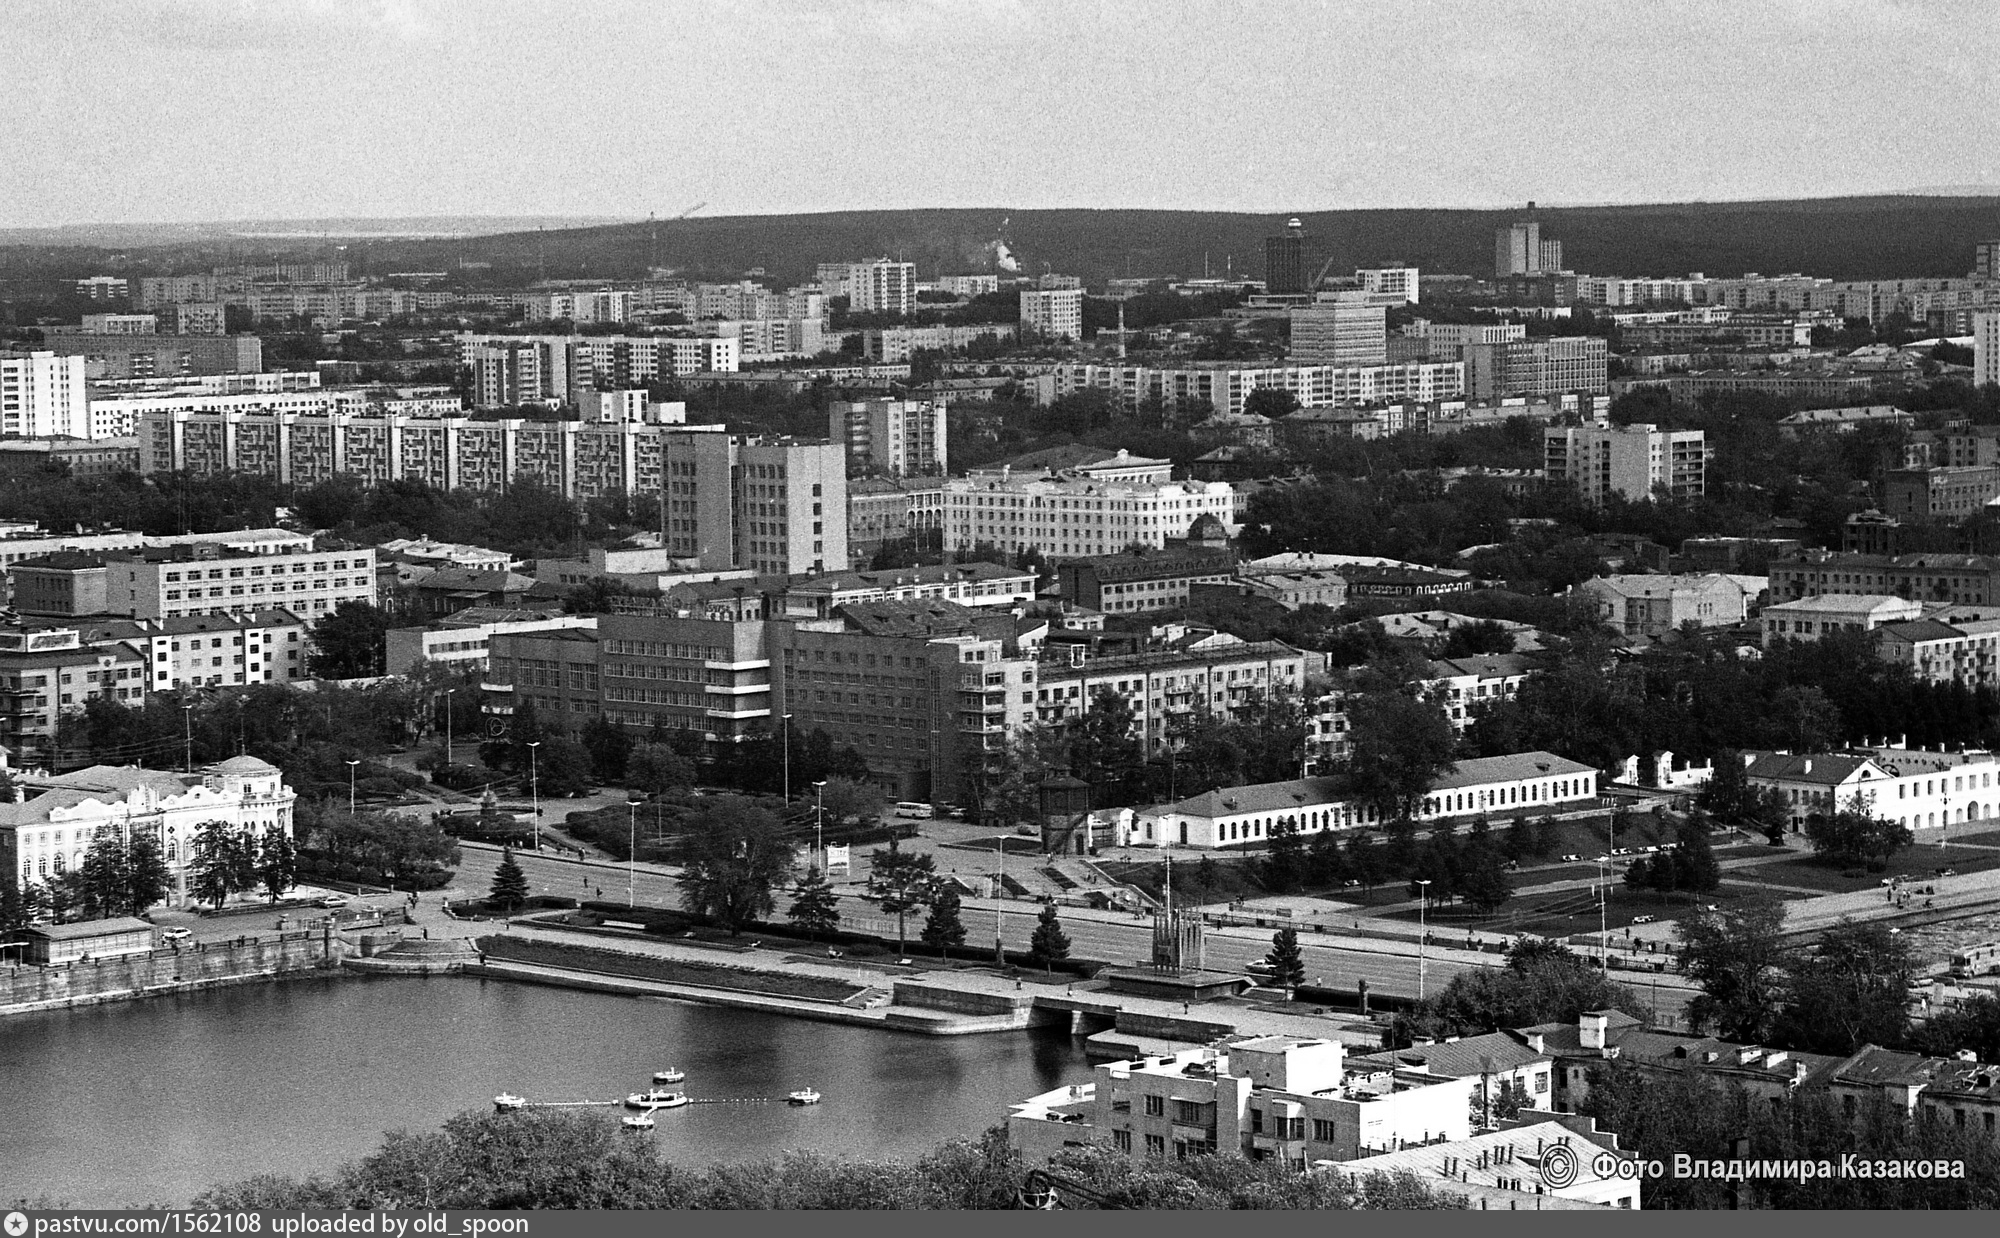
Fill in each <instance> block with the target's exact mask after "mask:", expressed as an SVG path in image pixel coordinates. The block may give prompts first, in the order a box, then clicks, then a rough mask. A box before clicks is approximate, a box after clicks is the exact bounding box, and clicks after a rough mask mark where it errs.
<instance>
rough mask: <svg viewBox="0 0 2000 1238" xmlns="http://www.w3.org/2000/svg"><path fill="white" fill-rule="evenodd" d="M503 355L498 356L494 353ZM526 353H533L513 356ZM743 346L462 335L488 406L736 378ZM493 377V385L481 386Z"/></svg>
mask: <svg viewBox="0 0 2000 1238" xmlns="http://www.w3.org/2000/svg"><path fill="white" fill-rule="evenodd" d="M496 349H497V350H499V353H498V354H496V353H495V352H494V351H493V350H496ZM520 352H526V353H529V354H532V355H531V356H518V355H517V356H512V357H509V356H506V354H509V353H520ZM741 357H742V345H741V342H740V341H739V340H738V338H737V336H736V335H735V334H734V333H731V334H728V335H639V336H633V335H481V334H474V333H470V332H468V333H466V334H462V335H460V336H459V337H458V363H459V365H461V366H463V367H465V368H466V369H468V370H470V371H471V372H472V376H473V379H474V382H475V390H474V393H473V394H474V400H473V402H474V403H475V404H476V405H479V406H481V407H500V406H502V405H507V404H523V403H527V402H528V401H530V400H537V399H554V400H558V401H561V402H562V403H564V404H575V403H577V402H578V399H579V396H580V394H581V393H582V392H585V391H590V390H593V389H595V388H599V387H609V388H614V389H619V390H629V389H632V388H637V387H645V386H648V385H649V384H652V383H663V382H670V381H672V380H673V379H676V378H686V377H688V376H690V375H693V374H710V373H735V372H736V370H737V367H738V362H739V361H740V359H741ZM482 374H485V375H487V376H488V378H487V381H488V383H489V386H487V387H486V388H484V389H480V388H478V387H477V386H476V384H477V383H478V382H479V381H480V380H481V375H482Z"/></svg>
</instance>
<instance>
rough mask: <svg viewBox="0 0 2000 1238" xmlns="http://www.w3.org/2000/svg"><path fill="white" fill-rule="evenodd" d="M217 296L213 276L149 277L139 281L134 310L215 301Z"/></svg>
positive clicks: (133, 299) (133, 304)
mask: <svg viewBox="0 0 2000 1238" xmlns="http://www.w3.org/2000/svg"><path fill="white" fill-rule="evenodd" d="M215 294H216V285H215V277H214V276H213V275H147V276H143V277H141V278H140V280H139V281H138V291H137V292H136V293H135V294H134V296H133V297H132V308H133V309H135V310H150V309H158V308H160V307H162V306H166V305H173V304H175V303H176V302H180V301H213V300H216V295H215Z"/></svg>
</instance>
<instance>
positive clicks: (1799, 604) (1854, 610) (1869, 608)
mask: <svg viewBox="0 0 2000 1238" xmlns="http://www.w3.org/2000/svg"><path fill="white" fill-rule="evenodd" d="M1923 613H1924V606H1923V603H1921V602H1918V601H1915V600H1913V599H1911V598H1900V597H1889V596H1886V595H1883V594H1866V593H1821V594H1816V595H1814V596H1812V597H1807V598H1800V599H1799V600H1798V601H1796V602H1778V603H1775V604H1773V605H1770V606H1766V607H1765V608H1764V612H1763V614H1762V615H1761V616H1759V619H1760V622H1761V623H1762V625H1763V629H1764V647H1765V648H1766V649H1768V648H1770V647H1771V646H1772V645H1773V644H1775V643H1776V642H1778V641H1784V640H1796V641H1816V640H1819V639H1820V638H1821V637H1824V636H1829V635H1831V634H1833V633H1835V632H1872V631H1874V630H1875V629H1876V628H1879V627H1881V626H1882V625H1883V624H1886V623H1902V622H1904V621H1906V620H1910V619H1916V618H1919V617H1921V616H1922V615H1923Z"/></svg>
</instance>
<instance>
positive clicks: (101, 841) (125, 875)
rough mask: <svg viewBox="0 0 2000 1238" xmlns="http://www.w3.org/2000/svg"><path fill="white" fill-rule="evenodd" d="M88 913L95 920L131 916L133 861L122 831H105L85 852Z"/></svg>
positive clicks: (85, 885)
mask: <svg viewBox="0 0 2000 1238" xmlns="http://www.w3.org/2000/svg"><path fill="white" fill-rule="evenodd" d="M79 871H80V872H81V873H82V874H83V892H84V900H85V902H84V914H85V915H86V916H88V917H89V918H91V919H103V918H105V917H107V916H123V915H129V914H131V912H130V910H129V909H130V906H131V890H132V862H131V857H130V855H129V853H128V851H127V848H126V846H125V840H124V839H123V837H121V836H120V834H119V832H118V830H116V829H114V828H110V827H105V828H101V829H99V830H98V831H97V836H96V837H95V838H93V839H91V840H90V850H89V851H87V852H85V853H84V856H83V867H82V868H81V869H80V870H79Z"/></svg>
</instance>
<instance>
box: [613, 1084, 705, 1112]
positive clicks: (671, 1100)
mask: <svg viewBox="0 0 2000 1238" xmlns="http://www.w3.org/2000/svg"><path fill="white" fill-rule="evenodd" d="M692 1103H693V1102H692V1101H690V1100H689V1099H688V1097H687V1094H686V1093H684V1092H669V1091H667V1090H666V1089H665V1088H651V1089H648V1090H647V1091H644V1092H634V1093H632V1094H631V1095H630V1096H627V1097H626V1098H625V1107H626V1108H627V1109H642V1110H644V1111H646V1112H647V1113H651V1112H652V1111H654V1110H655V1109H678V1108H680V1107H681V1106H682V1105H687V1104H692Z"/></svg>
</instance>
